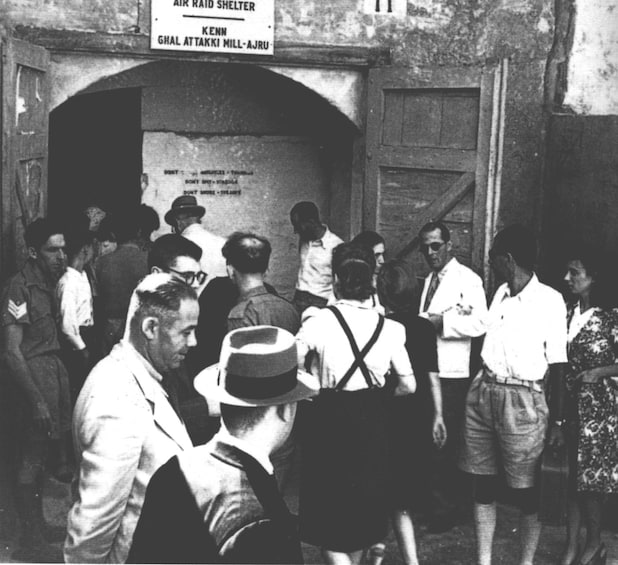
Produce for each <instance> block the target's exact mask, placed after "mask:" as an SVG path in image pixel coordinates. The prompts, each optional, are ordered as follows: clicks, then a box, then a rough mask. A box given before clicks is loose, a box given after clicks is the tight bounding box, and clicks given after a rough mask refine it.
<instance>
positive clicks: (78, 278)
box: [56, 267, 93, 351]
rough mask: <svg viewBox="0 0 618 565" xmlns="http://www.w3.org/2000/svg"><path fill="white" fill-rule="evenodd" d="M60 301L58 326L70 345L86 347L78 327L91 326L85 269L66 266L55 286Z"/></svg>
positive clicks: (90, 294)
mask: <svg viewBox="0 0 618 565" xmlns="http://www.w3.org/2000/svg"><path fill="white" fill-rule="evenodd" d="M56 292H57V294H58V301H59V303H60V320H61V321H60V327H61V329H62V333H63V334H64V335H65V336H66V338H67V339H68V341H69V343H70V344H71V347H72V348H73V349H76V350H78V351H80V350H82V349H86V344H85V343H84V340H83V339H82V337H81V335H80V333H79V328H80V327H81V326H92V324H93V318H92V291H91V289H90V282H89V281H88V275H86V272H85V271H82V272H80V271H78V270H76V269H74V268H73V267H67V270H66V273H64V275H62V277H61V279H60V280H59V281H58V287H57V288H56Z"/></svg>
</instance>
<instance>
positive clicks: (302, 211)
mask: <svg viewBox="0 0 618 565" xmlns="http://www.w3.org/2000/svg"><path fill="white" fill-rule="evenodd" d="M293 216H297V217H298V219H300V220H315V221H316V222H319V221H320V212H319V210H318V207H317V206H316V205H315V203H314V202H309V201H303V202H297V203H296V204H294V206H293V207H292V209H291V210H290V217H293Z"/></svg>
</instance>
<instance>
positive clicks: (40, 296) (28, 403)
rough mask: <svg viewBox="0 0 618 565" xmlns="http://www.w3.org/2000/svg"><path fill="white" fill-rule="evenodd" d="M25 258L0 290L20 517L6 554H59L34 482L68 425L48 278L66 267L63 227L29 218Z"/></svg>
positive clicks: (52, 280) (52, 282) (45, 557)
mask: <svg viewBox="0 0 618 565" xmlns="http://www.w3.org/2000/svg"><path fill="white" fill-rule="evenodd" d="M25 240H26V246H27V248H28V260H27V261H26V264H25V265H24V267H23V269H22V270H21V271H19V272H18V273H17V274H16V275H14V276H13V277H12V278H11V279H9V281H8V283H7V286H6V287H5V289H4V292H3V294H2V302H1V306H0V307H1V308H2V330H3V332H2V333H3V341H4V349H5V361H6V366H7V367H8V373H9V375H10V377H11V379H12V382H13V384H14V385H15V389H16V397H15V407H16V410H17V412H18V414H17V422H16V424H17V425H16V430H19V433H20V436H19V455H18V470H17V488H16V492H15V502H16V506H17V511H18V514H19V518H20V522H21V532H22V533H21V536H20V539H19V547H18V548H17V550H16V551H15V552H14V553H13V555H12V557H13V559H16V560H19V561H34V562H37V561H40V562H49V561H54V560H56V561H57V560H59V559H62V555H61V553H60V551H59V550H57V549H55V548H54V547H53V546H51V545H49V544H48V541H51V539H50V535H49V534H50V529H49V528H48V527H47V525H46V524H45V521H44V519H43V507H42V488H43V479H44V473H43V472H44V470H45V466H46V461H47V458H48V455H49V451H50V448H55V449H56V450H57V451H58V452H62V451H64V449H66V447H65V446H64V445H63V441H65V442H66V439H67V437H68V432H69V430H70V427H71V401H70V396H69V381H68V376H67V372H66V369H65V368H64V365H63V364H62V362H61V361H60V359H59V357H58V352H59V350H60V344H59V342H58V330H57V326H56V323H57V316H58V312H59V310H58V305H57V303H56V291H55V287H56V282H57V281H58V279H59V278H60V276H61V275H62V274H63V272H64V270H65V267H66V255H65V253H64V247H65V241H64V235H63V229H62V228H61V227H60V226H59V225H56V224H54V223H53V222H51V221H50V220H48V219H39V220H35V221H34V222H32V223H31V224H30V225H29V226H28V228H27V229H26V233H25Z"/></svg>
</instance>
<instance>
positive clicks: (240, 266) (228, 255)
mask: <svg viewBox="0 0 618 565" xmlns="http://www.w3.org/2000/svg"><path fill="white" fill-rule="evenodd" d="M221 252H222V253H223V257H225V260H226V261H227V262H228V263H229V264H230V265H232V267H234V268H235V269H236V270H237V271H239V272H241V273H248V274H250V273H265V272H266V270H267V269H268V262H269V261H270V253H271V246H270V242H269V241H268V240H267V239H266V238H265V237H262V236H259V235H256V234H254V233H250V232H234V233H233V234H232V235H230V237H228V238H227V241H226V242H225V244H224V245H223V249H221Z"/></svg>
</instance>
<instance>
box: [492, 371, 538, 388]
mask: <svg viewBox="0 0 618 565" xmlns="http://www.w3.org/2000/svg"><path fill="white" fill-rule="evenodd" d="M483 380H484V381H486V382H489V383H495V384H498V385H510V386H523V387H524V388H527V389H529V390H533V391H534V392H543V385H542V381H525V380H523V379H518V378H517V377H500V376H498V375H496V374H495V373H494V372H492V371H490V370H489V369H488V368H487V367H483Z"/></svg>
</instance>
